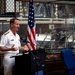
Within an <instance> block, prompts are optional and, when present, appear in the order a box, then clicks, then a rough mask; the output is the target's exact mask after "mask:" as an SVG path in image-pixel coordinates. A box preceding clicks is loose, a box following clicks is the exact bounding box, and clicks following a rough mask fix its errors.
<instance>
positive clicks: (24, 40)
mask: <svg viewBox="0 0 75 75" xmlns="http://www.w3.org/2000/svg"><path fill="white" fill-rule="evenodd" d="M20 39H21V40H22V41H23V42H24V43H30V42H29V41H27V38H23V37H20Z"/></svg>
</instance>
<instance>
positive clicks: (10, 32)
mask: <svg viewBox="0 0 75 75" xmlns="http://www.w3.org/2000/svg"><path fill="white" fill-rule="evenodd" d="M9 34H10V35H14V34H13V32H12V31H11V30H10V29H9ZM16 35H17V33H16Z"/></svg>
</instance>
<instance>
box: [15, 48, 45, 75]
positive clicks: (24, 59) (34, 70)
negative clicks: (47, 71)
mask: <svg viewBox="0 0 75 75" xmlns="http://www.w3.org/2000/svg"><path fill="white" fill-rule="evenodd" d="M45 56H46V54H45V50H44V49H39V50H33V51H28V52H23V53H22V55H18V56H15V72H14V75H41V73H43V74H44V68H45Z"/></svg>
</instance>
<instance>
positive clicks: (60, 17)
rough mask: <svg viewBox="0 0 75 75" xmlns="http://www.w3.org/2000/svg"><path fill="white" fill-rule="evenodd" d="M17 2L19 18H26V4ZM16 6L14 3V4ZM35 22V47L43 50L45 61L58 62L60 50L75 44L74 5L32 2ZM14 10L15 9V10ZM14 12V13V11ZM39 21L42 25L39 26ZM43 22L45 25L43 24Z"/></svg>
mask: <svg viewBox="0 0 75 75" xmlns="http://www.w3.org/2000/svg"><path fill="white" fill-rule="evenodd" d="M16 2H19V16H20V17H22V18H26V17H28V9H29V8H28V7H29V6H28V2H26V1H24V0H23V1H22V0H21V1H20V0H16ZM15 4H16V3H15ZM34 9H35V10H34V11H35V18H36V21H37V27H36V32H37V35H36V37H37V47H38V48H45V50H46V53H47V59H50V60H60V59H61V58H60V57H61V55H60V52H61V50H62V48H66V47H69V48H73V51H74V48H75V46H74V43H75V25H74V24H75V18H74V17H75V5H74V2H73V1H71V3H70V2H69V1H66V2H64V1H56V2H55V1H52V2H50V3H46V2H42V3H41V2H39V1H37V2H34ZM15 10H16V8H15ZM15 12H16V11H15ZM40 19H41V21H42V23H41V24H39V20H40ZM44 20H45V21H46V20H47V21H46V23H45V24H44Z"/></svg>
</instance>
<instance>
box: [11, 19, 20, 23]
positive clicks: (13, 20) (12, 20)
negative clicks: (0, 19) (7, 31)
mask: <svg viewBox="0 0 75 75" xmlns="http://www.w3.org/2000/svg"><path fill="white" fill-rule="evenodd" d="M15 20H19V19H17V18H12V19H10V24H11V23H14V22H15Z"/></svg>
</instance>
